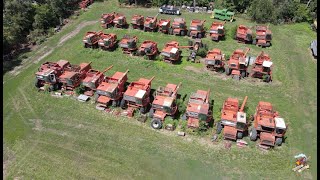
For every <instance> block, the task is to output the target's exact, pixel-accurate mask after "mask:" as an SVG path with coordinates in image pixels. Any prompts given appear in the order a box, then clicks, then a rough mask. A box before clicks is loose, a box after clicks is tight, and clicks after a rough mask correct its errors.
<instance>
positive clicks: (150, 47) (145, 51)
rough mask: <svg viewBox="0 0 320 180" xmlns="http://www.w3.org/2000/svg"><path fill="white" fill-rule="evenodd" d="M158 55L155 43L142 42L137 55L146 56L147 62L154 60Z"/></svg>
mask: <svg viewBox="0 0 320 180" xmlns="http://www.w3.org/2000/svg"><path fill="white" fill-rule="evenodd" d="M158 53H159V50H158V47H157V43H156V42H154V41H149V40H147V41H143V43H142V44H141V46H140V48H139V49H138V55H142V56H143V55H146V57H148V59H149V60H152V59H154V58H155V57H156V56H157V54H158Z"/></svg>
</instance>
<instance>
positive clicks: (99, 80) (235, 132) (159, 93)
mask: <svg viewBox="0 0 320 180" xmlns="http://www.w3.org/2000/svg"><path fill="white" fill-rule="evenodd" d="M112 67H113V66H110V67H108V68H106V69H105V70H103V71H99V70H96V69H93V68H92V67H91V62H90V63H81V64H80V65H72V64H70V63H69V62H68V61H66V60H59V61H58V62H45V63H43V64H41V66H40V68H39V69H38V72H36V82H35V86H36V87H37V88H38V90H45V87H49V88H48V90H49V91H56V90H59V91H60V90H61V92H64V93H67V92H69V93H70V94H72V93H73V91H74V90H75V89H76V88H77V87H79V86H80V85H83V86H84V87H85V90H84V94H85V95H87V96H89V97H92V98H93V99H94V100H95V103H96V108H97V109H100V110H105V111H107V110H108V108H109V107H110V106H113V107H118V106H120V107H121V108H122V109H123V110H124V111H123V114H125V115H127V116H128V117H133V115H134V112H135V110H138V111H139V112H140V114H147V113H149V117H150V118H152V120H151V127H152V128H154V129H160V128H162V126H163V122H164V121H165V119H166V117H167V116H171V117H172V118H174V119H179V117H177V114H178V111H179V109H178V105H177V102H176V100H177V97H178V90H179V88H180V87H181V83H179V84H178V85H176V84H171V83H168V84H167V85H166V86H163V87H162V86H161V87H158V88H157V89H156V91H155V97H154V98H152V94H151V82H152V80H153V79H154V78H155V77H152V78H150V79H147V78H140V79H138V80H137V81H133V82H131V83H130V84H129V83H128V82H127V80H128V72H129V70H126V71H125V72H116V73H114V74H113V75H112V76H111V75H110V76H107V75H105V73H106V72H107V71H108V70H110V69H111V68H112ZM127 84H129V85H127ZM209 96H210V89H209V90H207V91H206V90H197V91H196V92H194V93H192V94H191V95H190V98H189V101H188V104H187V108H186V112H185V113H184V114H183V115H182V117H181V119H182V120H186V121H187V126H188V128H199V127H200V123H204V124H205V127H206V128H209V125H210V124H212V122H213V117H212V106H213V105H212V103H211V101H210V97H209ZM247 98H248V97H247V96H246V97H245V98H244V101H243V103H242V105H241V107H239V100H238V99H236V98H227V100H226V101H225V102H224V103H223V105H222V110H221V118H220V119H221V120H220V121H219V122H218V123H217V133H221V131H223V136H224V139H229V140H237V139H242V138H243V137H244V136H245V135H247V134H249V136H250V139H251V140H252V141H255V140H257V138H258V137H259V138H260V145H264V146H268V147H273V146H275V145H281V144H282V142H283V140H284V135H285V133H286V130H287V127H286V124H285V122H284V119H283V118H281V117H280V116H279V113H278V112H276V111H275V110H274V108H273V106H272V104H271V103H269V102H262V101H260V102H259V103H258V106H257V107H256V112H255V114H254V116H253V118H252V119H251V120H252V121H253V125H252V128H251V129H250V130H249V129H248V127H249V126H250V121H248V120H247V116H246V113H245V112H244V107H245V104H246V101H247ZM152 99H153V101H152Z"/></svg>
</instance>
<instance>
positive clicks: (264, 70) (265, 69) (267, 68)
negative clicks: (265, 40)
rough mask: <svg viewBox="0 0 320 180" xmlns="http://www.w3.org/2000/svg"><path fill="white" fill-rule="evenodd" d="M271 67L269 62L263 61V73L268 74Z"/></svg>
mask: <svg viewBox="0 0 320 180" xmlns="http://www.w3.org/2000/svg"><path fill="white" fill-rule="evenodd" d="M271 66H272V62H271V61H263V63H262V67H263V72H267V73H268V72H270V71H271Z"/></svg>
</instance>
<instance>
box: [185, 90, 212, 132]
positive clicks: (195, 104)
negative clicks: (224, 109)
mask: <svg viewBox="0 0 320 180" xmlns="http://www.w3.org/2000/svg"><path fill="white" fill-rule="evenodd" d="M209 96H210V89H209V90H208V91H203V90H197V92H196V93H191V95H190V99H189V102H188V105H187V110H186V113H185V114H184V115H183V116H182V119H183V120H187V121H188V123H187V126H188V128H199V127H200V123H201V122H203V123H204V126H203V127H208V125H209V123H210V121H211V120H212V111H211V110H210V108H211V107H210V103H209Z"/></svg>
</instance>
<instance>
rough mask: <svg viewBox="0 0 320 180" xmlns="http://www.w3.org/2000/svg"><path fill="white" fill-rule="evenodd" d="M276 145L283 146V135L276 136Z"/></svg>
mask: <svg viewBox="0 0 320 180" xmlns="http://www.w3.org/2000/svg"><path fill="white" fill-rule="evenodd" d="M276 145H277V146H281V145H282V137H280V138H276Z"/></svg>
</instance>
